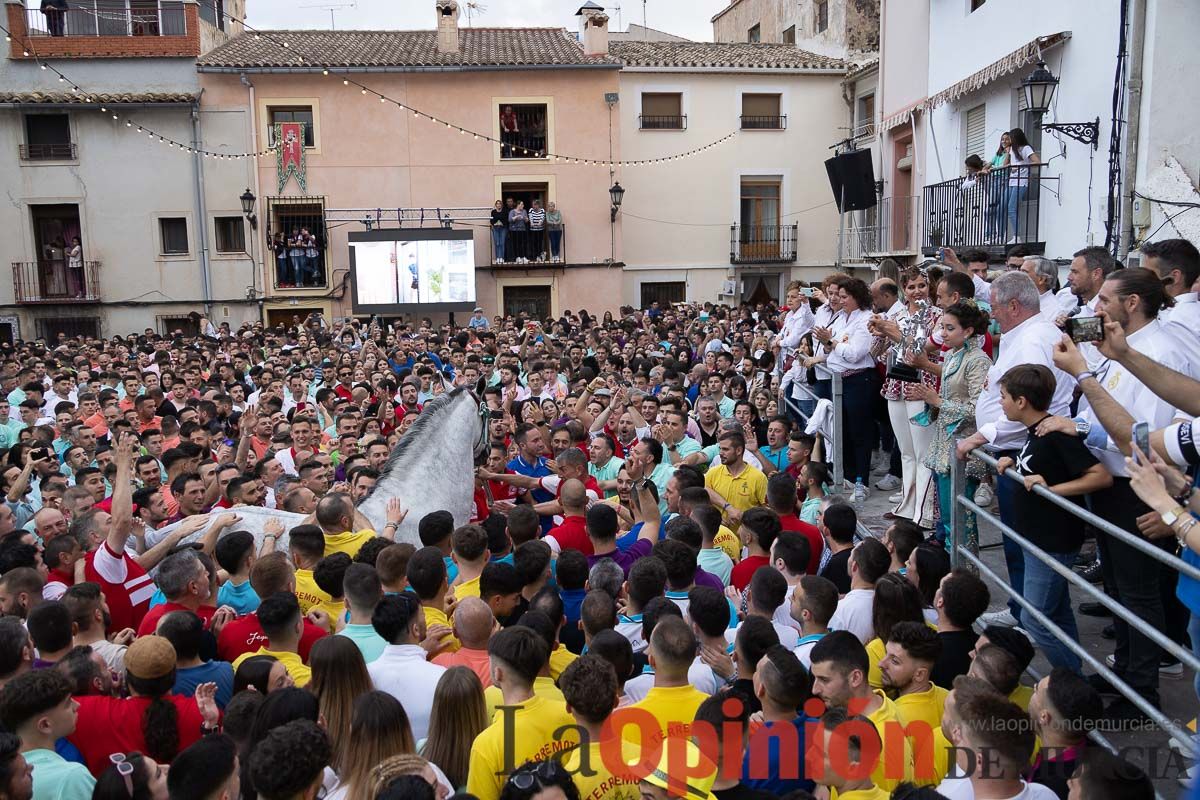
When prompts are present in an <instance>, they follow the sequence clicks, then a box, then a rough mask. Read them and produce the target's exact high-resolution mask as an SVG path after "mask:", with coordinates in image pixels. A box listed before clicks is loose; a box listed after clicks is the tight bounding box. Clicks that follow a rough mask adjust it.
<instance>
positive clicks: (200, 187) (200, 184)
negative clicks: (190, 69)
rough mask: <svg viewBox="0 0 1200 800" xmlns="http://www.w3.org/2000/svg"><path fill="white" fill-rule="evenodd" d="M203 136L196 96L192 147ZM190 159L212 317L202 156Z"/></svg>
mask: <svg viewBox="0 0 1200 800" xmlns="http://www.w3.org/2000/svg"><path fill="white" fill-rule="evenodd" d="M203 94H204V89H203V88H201V89H200V95H201V96H203ZM202 142H203V137H202V136H201V135H200V98H199V97H197V98H196V100H195V101H193V103H192V149H193V150H199V149H200V147H201V146H202V144H201V143H202ZM192 160H193V162H194V164H195V176H196V180H195V189H196V214H197V216H198V217H199V220H198V221H197V223H196V237H197V238H198V239H199V244H200V280H201V283H202V286H201V289H202V290H203V292H204V316H206V317H208V318H209V319H212V316H211V312H212V276H211V275H210V274H209V263H208V206H207V204H206V203H205V198H204V156H202V155H200V153H199V152H195V153H193V154H192Z"/></svg>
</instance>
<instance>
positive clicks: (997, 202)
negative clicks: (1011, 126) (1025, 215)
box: [984, 131, 1012, 244]
mask: <svg viewBox="0 0 1200 800" xmlns="http://www.w3.org/2000/svg"><path fill="white" fill-rule="evenodd" d="M1011 146H1012V137H1010V136H1009V135H1008V131H1005V132H1004V133H1002V134H1000V146H999V147H998V148H996V154H995V155H994V156H992V161H991V163H990V164H988V165H987V167H985V170H984V171H985V173H986V177H985V179H984V180H985V185H986V186H987V203H988V207H987V227H986V229H985V235H986V236H987V240H986V241H987V243H988V244H992V243H993V242H994V243H996V244H999V243H1000V242H1002V241H1004V216H1005V212H1006V211H1007V206H1006V205H1005V199H1004V194H1005V192H1004V190H1005V189H1006V188H1007V181H1006V180H1005V175H1004V172H1003V171H1002V170H1001V168H1002V167H1003V166H1004V159H1005V157H1006V156H1007V155H1008V148H1009V147H1011Z"/></svg>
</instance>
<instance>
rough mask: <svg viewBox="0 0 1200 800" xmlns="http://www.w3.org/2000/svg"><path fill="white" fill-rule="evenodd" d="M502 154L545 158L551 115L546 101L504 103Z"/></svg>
mask: <svg viewBox="0 0 1200 800" xmlns="http://www.w3.org/2000/svg"><path fill="white" fill-rule="evenodd" d="M496 113H498V114H499V115H500V157H501V158H506V159H507V158H513V159H525V158H545V157H546V147H547V141H548V140H547V129H548V125H549V120H550V115H549V113H548V111H547V109H546V104H545V103H525V104H521V103H518V104H512V105H510V104H508V103H505V104H503V105H501V106H500V107H499V108H498V109H497V110H496Z"/></svg>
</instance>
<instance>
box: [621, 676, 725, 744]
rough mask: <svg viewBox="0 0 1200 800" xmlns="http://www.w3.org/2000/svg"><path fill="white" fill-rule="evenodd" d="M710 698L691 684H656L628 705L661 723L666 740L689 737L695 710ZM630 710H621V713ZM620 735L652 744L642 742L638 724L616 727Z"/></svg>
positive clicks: (661, 736)
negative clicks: (638, 700) (648, 713)
mask: <svg viewBox="0 0 1200 800" xmlns="http://www.w3.org/2000/svg"><path fill="white" fill-rule="evenodd" d="M707 699H708V695H706V694H705V693H704V692H701V691H700V690H699V689H697V688H695V687H694V686H691V685H690V684H689V685H687V686H670V687H661V686H654V687H652V688H651V689H650V691H649V692H647V693H646V696H645V697H644V698H643V699H642V700H641V701H640V702H638V703H634V704H633V705H632V706H629V708H630V709H633V708H637V709H641V710H642V711H648V712H650V714H651V715H652V716H653V717H654V719H655V721H656V722H657V723H658V729H659V741H660V742H661V741H665V740H666V738H667V736H668V735H678V736H682V737H687V736H689V735H690V732H691V729H692V722H693V721H694V720H695V719H696V710H697V709H699V708H700V704H701V703H703V702H704V701H705V700H707ZM625 710H627V709H618V710H617V711H616V712H614V713H616V714H621V713H622V712H623V711H625ZM617 734H618V735H619V736H621V737H622V738H624V739H628V740H630V741H632V742H634V743H635V744H642V745H644V746H647V747H649V746H651V743H648V742H642V741H641V729H640V728H638V727H637V726H635V725H627V726H626V727H625V728H624V730H621V729H620V728H619V727H618V728H617Z"/></svg>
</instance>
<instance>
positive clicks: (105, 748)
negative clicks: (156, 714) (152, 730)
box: [67, 694, 204, 777]
mask: <svg viewBox="0 0 1200 800" xmlns="http://www.w3.org/2000/svg"><path fill="white" fill-rule="evenodd" d="M163 699H164V700H166V701H167V702H168V703H171V704H172V705H174V706H175V711H176V715H177V721H176V728H177V729H178V730H179V752H181V753H182V752H183V751H184V750H185V749H186V748H188V747H189V746H191V745H193V744H195V743H196V741H197V740H199V739H200V725H201V724H202V723H203V722H204V718H203V717H202V716H200V709H199V708H198V707H197V706H196V698H195V697H185V696H184V695H177V694H166V695H163ZM75 700H76V701H78V703H79V718H78V720H77V721H76V723H75V732H74V733H72V734H71V735H70V736H68V737H67V738H68V739H70V741H71V743H72V744H74V745H75V746H76V747H78V748H79V752H80V753H82V754H83V760H84V763H86V764H87V768H88V769H89V770H91V773H92V774H93V775H95V776H96V777H99V776H100V773H102V772H104V770H106V769H108V767H110V766H112V762H111V761H109V760H108V757H109V755H110V754H112V753H129V752H132V751H134V750H136V751H138V752H140V753H144V752H146V737H145V736H144V735H143V734H142V715H143V714H145V713H146V707H147V706H149V705H150V703H151V699H150V698H149V697H130V698H127V699H122V698H117V697H105V696H103V695H87V696H86V697H76V698H75Z"/></svg>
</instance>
